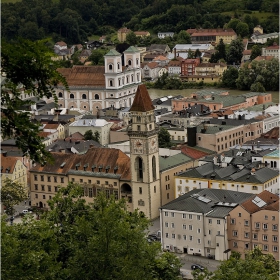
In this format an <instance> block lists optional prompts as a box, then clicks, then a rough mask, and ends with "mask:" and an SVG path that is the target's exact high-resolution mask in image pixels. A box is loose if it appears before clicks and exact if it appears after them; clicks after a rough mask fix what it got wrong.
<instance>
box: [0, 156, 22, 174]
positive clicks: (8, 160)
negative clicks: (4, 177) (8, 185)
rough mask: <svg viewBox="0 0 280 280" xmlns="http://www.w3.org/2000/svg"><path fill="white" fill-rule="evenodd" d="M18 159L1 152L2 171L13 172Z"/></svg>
mask: <svg viewBox="0 0 280 280" xmlns="http://www.w3.org/2000/svg"><path fill="white" fill-rule="evenodd" d="M17 161H18V158H17V157H5V156H4V155H3V154H1V169H2V171H1V173H6V174H12V173H13V172H14V168H15V165H16V163H17Z"/></svg>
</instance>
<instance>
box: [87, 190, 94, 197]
mask: <svg viewBox="0 0 280 280" xmlns="http://www.w3.org/2000/svg"><path fill="white" fill-rule="evenodd" d="M88 196H89V197H93V191H92V188H89V189H88Z"/></svg>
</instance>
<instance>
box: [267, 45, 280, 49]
mask: <svg viewBox="0 0 280 280" xmlns="http://www.w3.org/2000/svg"><path fill="white" fill-rule="evenodd" d="M266 50H279V46H278V45H273V46H269V47H266Z"/></svg>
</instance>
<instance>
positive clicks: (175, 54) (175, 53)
mask: <svg viewBox="0 0 280 280" xmlns="http://www.w3.org/2000/svg"><path fill="white" fill-rule="evenodd" d="M174 59H176V48H174Z"/></svg>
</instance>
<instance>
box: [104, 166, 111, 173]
mask: <svg viewBox="0 0 280 280" xmlns="http://www.w3.org/2000/svg"><path fill="white" fill-rule="evenodd" d="M109 170H110V165H107V166H106V168H105V171H106V173H108V171H109Z"/></svg>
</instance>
